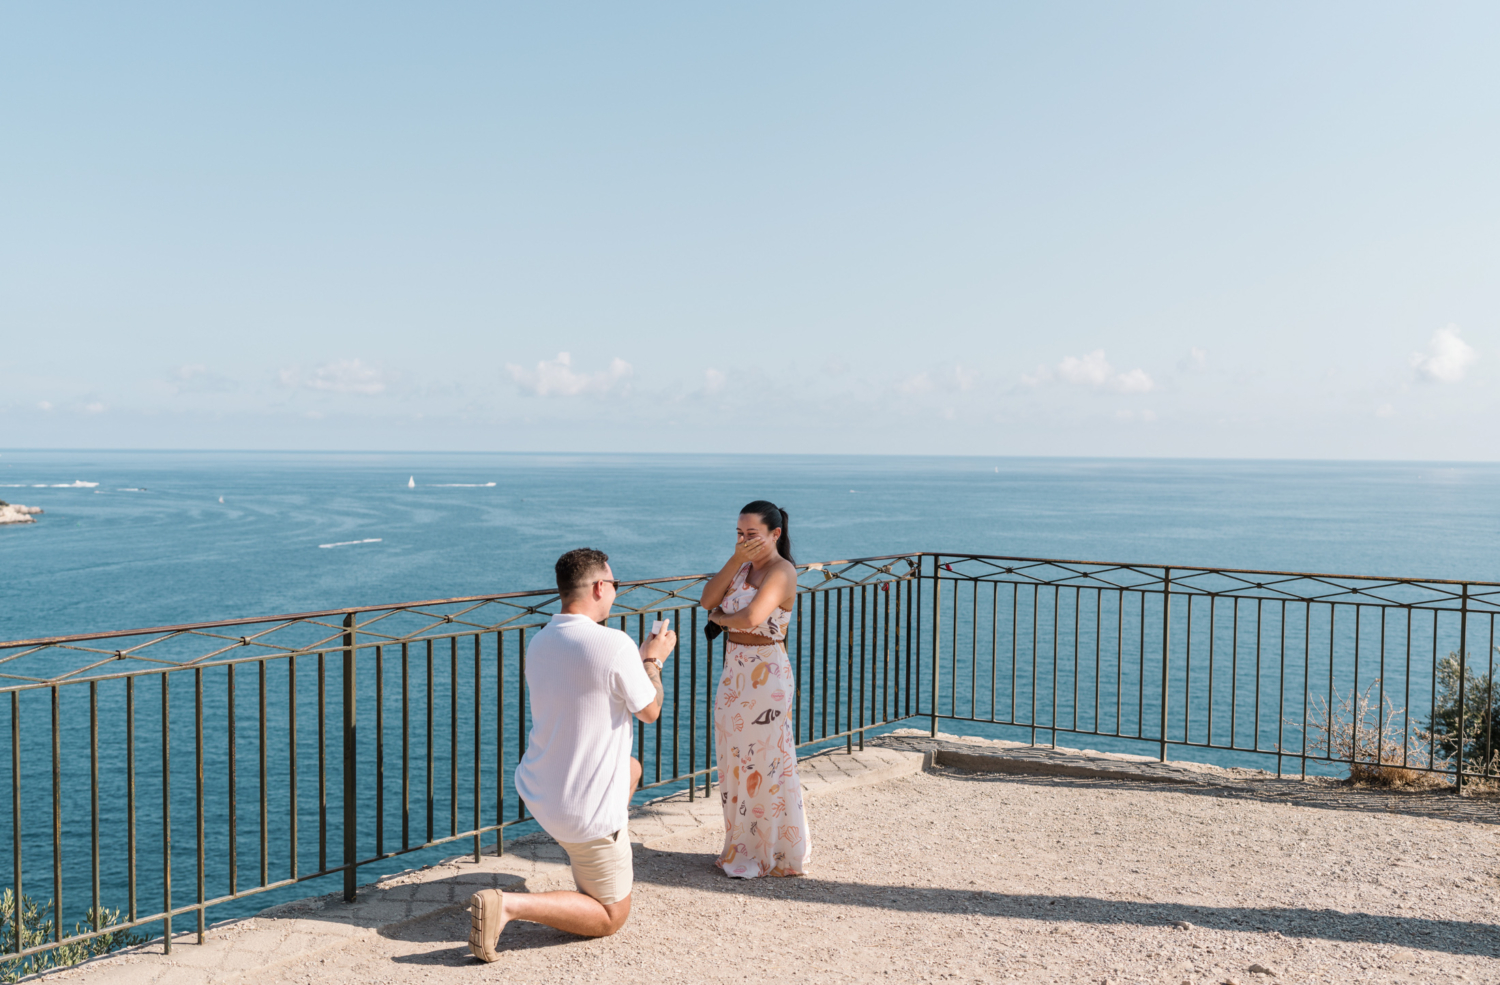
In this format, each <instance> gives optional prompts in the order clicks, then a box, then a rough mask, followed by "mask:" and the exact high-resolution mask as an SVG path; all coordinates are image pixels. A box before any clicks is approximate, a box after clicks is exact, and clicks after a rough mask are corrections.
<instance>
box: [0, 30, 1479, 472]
mask: <svg viewBox="0 0 1500 985" xmlns="http://www.w3.org/2000/svg"><path fill="white" fill-rule="evenodd" d="M315 7H316V9H310V8H309V7H308V5H304V4H286V5H276V4H269V3H260V4H242V5H239V6H238V7H237V8H234V9H231V8H230V7H228V5H218V4H215V5H204V4H181V5H178V6H167V5H147V4H142V5H125V4H96V5H85V4H19V3H13V4H8V5H6V6H5V7H4V8H3V10H0V88H3V99H0V133H3V135H4V136H3V144H4V152H3V153H0V446H9V447H152V448H176V447H186V448H350V449H413V448H418V449H420V448H430V449H494V450H511V449H514V450H529V449H548V448H555V449H567V450H610V449H620V450H657V451H674V450H680V451H695V450H716V451H718V450H724V451H732V450H743V451H749V452H767V451H776V450H785V451H790V452H887V451H889V452H918V453H920V452H943V453H973V454H985V455H1003V454H1054V455H1148V456H1150V455H1167V456H1235V457H1239V456H1248V457H1328V458H1447V459H1474V460H1492V459H1495V458H1497V457H1500V451H1497V449H1500V446H1497V439H1496V437H1495V435H1496V433H1497V430H1500V429H1497V425H1500V413H1497V411H1500V403H1497V397H1496V388H1495V386H1494V383H1495V381H1496V379H1497V374H1500V350H1497V344H1500V179H1497V167H1500V164H1497V162H1500V112H1497V110H1500V68H1497V67H1496V59H1495V51H1494V43H1495V39H1496V38H1497V37H1500V5H1496V4H1494V3H1482V4H1462V3H1444V4H1411V3H1403V4H1381V3H1368V2H1360V3H1319V4H1299V3H1261V2H1255V3H1214V4H1208V3H1143V4H1119V3H1060V4H1039V3H1026V4H1019V3H1016V4H1000V3H990V2H986V3H979V4H972V5H963V4H872V3H865V2H861V3H847V4H839V3H820V4H811V5H810V4H786V5H779V6H778V5H767V4H759V5H752V6H749V7H746V6H738V5H727V4H714V5H709V4H689V3H682V4H675V5H666V4H654V5H653V4H598V5H558V4H546V5H541V4H531V5H521V4H506V5H502V4H492V3H483V4H472V5H465V4H401V5H378V4H371V3H360V4H347V5H336V4H320V5H315ZM562 353H566V354H567V355H566V356H560V354H562Z"/></svg>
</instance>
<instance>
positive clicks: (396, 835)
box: [0, 553, 1500, 962]
mask: <svg viewBox="0 0 1500 985" xmlns="http://www.w3.org/2000/svg"><path fill="white" fill-rule="evenodd" d="M799 577H800V590H799V593H798V596H797V603H796V610H795V612H794V613H793V616H792V620H791V625H790V627H789V630H788V641H787V643H788V653H789V657H790V658H791V661H792V665H793V668H794V670H795V673H796V676H797V681H798V688H797V691H796V693H795V696H794V718H793V726H794V729H795V732H796V737H797V741H798V743H799V745H801V746H808V745H812V744H819V743H827V742H829V741H831V740H840V739H842V740H843V742H844V743H845V746H846V748H853V745H854V744H855V743H856V742H858V743H860V744H861V745H862V744H863V742H864V738H865V734H866V732H867V731H869V730H870V729H873V728H882V727H888V726H893V725H895V724H897V723H901V722H906V721H908V720H911V719H915V718H921V719H926V721H925V722H922V723H921V724H923V725H924V726H925V727H926V728H928V729H929V730H930V731H931V732H932V733H934V734H936V732H937V731H938V729H939V726H940V723H942V722H943V721H944V720H949V721H954V722H959V723H973V725H974V726H975V727H976V728H979V729H981V730H988V732H989V734H993V735H996V736H1000V737H1007V736H1008V737H1011V738H1019V739H1022V740H1029V741H1031V742H1036V741H1038V739H1039V738H1043V739H1045V740H1046V741H1050V742H1054V743H1055V742H1056V741H1057V738H1058V736H1059V735H1069V734H1072V735H1079V736H1095V737H1103V738H1104V739H1107V740H1108V741H1112V742H1115V743H1118V744H1124V745H1126V746H1131V745H1132V744H1134V745H1135V746H1136V747H1141V746H1140V744H1141V743H1149V744H1150V745H1149V748H1151V750H1152V751H1153V752H1155V753H1157V754H1158V755H1160V756H1161V757H1162V758H1166V756H1167V755H1168V749H1169V747H1171V748H1173V749H1175V750H1178V751H1177V753H1176V754H1177V755H1180V756H1184V757H1187V758H1192V757H1198V758H1202V757H1204V756H1205V755H1207V754H1208V751H1210V750H1212V751H1214V755H1215V756H1220V757H1222V756H1224V755H1231V756H1242V757H1243V756H1248V757H1251V758H1256V757H1259V760H1264V765H1266V766H1267V767H1268V768H1269V767H1271V766H1273V765H1274V768H1275V769H1276V771H1277V772H1278V773H1279V772H1281V771H1282V769H1283V767H1284V766H1285V765H1286V764H1287V763H1288V762H1292V763H1295V764H1296V768H1298V769H1300V770H1301V771H1303V772H1306V771H1307V770H1308V768H1309V764H1312V768H1313V769H1314V771H1317V770H1318V769H1319V768H1320V766H1321V767H1322V768H1324V769H1325V771H1327V770H1330V769H1337V770H1348V769H1350V768H1354V769H1359V768H1362V767H1369V766H1389V767H1399V768H1403V769H1407V768H1409V769H1413V770H1416V771H1426V772H1446V773H1449V774H1451V775H1453V777H1454V779H1455V780H1456V781H1457V782H1458V783H1459V784H1460V785H1461V784H1462V783H1463V782H1464V781H1465V780H1466V779H1468V778H1480V779H1488V778H1490V777H1492V776H1493V775H1494V773H1495V749H1494V745H1495V742H1494V739H1495V722H1494V718H1495V714H1494V713H1495V710H1496V705H1495V695H1494V687H1493V681H1494V675H1493V654H1494V630H1495V616H1496V613H1497V611H1500V585H1494V584H1487V583H1476V582H1450V581H1432V580H1415V579H1401V578H1371V577H1357V576H1335V575H1317V574H1305V573H1284V572H1254V571H1235V570H1230V569H1208V568H1193V567H1166V566H1154V565H1133V564H1106V563H1096V562H1079V561H1061V560H1046V559H1027V558H1004V557H993V556H981V555H973V554H931V553H914V554H903V555H892V556H885V557H876V558H861V559H854V560H847V561H833V562H825V563H820V564H812V565H805V566H802V567H801V569H800V572H799ZM707 578H708V576H706V575H693V576H684V577H678V578H665V579H652V580H646V581H639V582H628V583H623V584H622V585H621V590H620V595H619V600H618V602H617V603H616V610H615V614H614V615H612V616H611V623H612V624H613V625H616V626H618V627H619V628H620V629H622V630H625V631H626V632H628V633H630V634H631V635H633V636H635V637H636V638H641V637H642V636H643V634H644V633H645V632H647V631H648V629H649V627H650V624H651V622H652V621H653V620H655V619H658V618H670V619H672V620H673V622H674V625H675V626H676V627H678V629H679V639H678V649H677V652H676V653H675V654H674V658H673V659H672V661H671V662H670V663H669V664H668V666H667V670H666V673H665V674H664V680H663V683H664V685H665V690H666V703H665V706H664V708H663V711H662V715H661V717H660V718H659V719H658V720H657V721H656V722H655V723H653V724H652V725H649V726H648V725H639V724H638V725H637V734H636V754H637V757H638V758H639V759H640V760H641V762H642V764H643V766H644V770H645V775H644V777H643V785H644V786H645V787H647V788H654V789H655V790H656V791H657V792H658V793H661V794H666V793H674V792H681V791H686V792H687V793H688V795H689V796H691V797H697V796H701V795H706V794H708V792H709V788H710V786H711V784H712V782H713V775H714V750H713V729H712V722H711V716H712V707H713V695H714V689H715V687H716V684H717V675H716V672H715V668H716V664H715V652H716V649H717V646H716V644H713V643H710V642H709V641H707V640H706V639H705V638H704V637H703V634H702V632H701V630H702V623H701V614H700V612H699V609H698V606H697V598H698V593H699V591H700V590H701V588H702V586H703V584H704V583H705V581H706V580H707ZM556 609H557V595H556V592H555V591H536V592H516V593H507V594H500V595H485V596H476V597H469V598H457V599H440V600H431V601H425V602H415V603H406V604H400V605H390V606H369V607H359V608H352V609H339V610H332V611H325V612H314V613H302V614H297V615H289V616H276V617H268V618H259V619H249V620H227V621H220V622H209V623H197V624H192V625H183V626H171V627H162V628H155V629H143V630H132V631H127V632H116V633H90V634H82V635H75V636H66V637H55V638H48V639H37V640H23V641H14V642H6V643H0V694H3V696H0V718H5V719H7V721H6V725H8V728H4V729H3V732H0V734H4V735H6V736H8V739H9V744H10V749H9V755H8V756H6V757H4V758H3V759H0V764H4V763H6V762H8V767H9V780H10V788H11V809H10V812H9V817H8V818H4V819H0V836H3V835H4V834H8V835H9V841H10V844H11V851H12V864H11V871H10V876H11V888H12V889H13V890H14V895H13V897H12V899H13V900H14V907H15V909H14V912H12V913H8V914H3V915H0V918H3V919H5V920H8V921H9V923H10V927H11V931H8V932H7V934H6V936H5V940H6V942H7V944H8V945H9V947H8V952H7V953H6V954H5V955H0V961H12V962H13V961H15V960H17V959H24V958H26V956H28V955H32V954H36V953H38V952H41V951H45V950H48V949H49V948H55V947H57V946H58V945H59V944H70V943H77V942H81V941H86V940H88V939H90V938H92V937H95V936H98V935H100V934H102V933H111V932H117V931H120V930H128V929H131V928H149V927H159V928H160V932H161V934H162V936H163V938H164V941H165V944H166V946H167V947H168V948H170V946H171V942H172V936H173V931H172V928H173V922H174V920H181V919H183V918H187V919H190V920H192V921H193V929H194V930H196V932H197V935H198V937H199V939H200V941H201V938H202V934H203V930H204V927H205V922H206V919H207V913H208V911H209V910H211V909H213V908H215V907H221V908H222V907H225V905H226V904H231V903H234V902H236V901H247V900H248V899H249V898H250V897H256V896H264V895H265V894H268V893H276V894H278V895H281V896H284V895H286V894H287V893H288V892H293V891H295V887H296V886H297V885H298V884H300V883H304V882H308V881H310V880H317V879H326V878H329V877H340V876H341V877H342V883H343V890H344V893H345V895H346V896H347V897H351V898H352V896H353V895H354V893H355V891H356V887H357V885H358V883H359V877H360V871H361V869H362V868H364V869H365V870H366V871H367V872H369V871H373V870H374V869H375V868H376V867H378V866H379V865H380V864H381V863H385V862H387V860H390V859H393V858H395V857H397V856H403V855H407V854H410V853H414V852H421V851H424V850H427V849H433V848H435V847H436V846H441V845H445V844H461V845H464V846H466V848H467V849H468V850H471V851H472V852H473V853H474V854H475V855H476V856H477V855H478V854H480V853H481V852H483V851H485V850H486V848H487V847H488V848H489V849H490V850H493V851H497V852H498V851H503V849H504V840H505V829H506V828H509V827H512V826H515V825H518V824H523V823H526V822H527V821H528V820H529V818H528V816H527V813H526V808H525V805H524V804H523V803H522V802H521V800H520V798H519V797H517V796H516V794H515V790H514V787H513V785H512V782H511V774H512V772H513V770H514V767H515V764H516V762H517V760H518V758H519V756H520V754H521V753H522V751H523V750H524V747H525V743H526V734H527V725H528V723H527V703H526V693H525V688H524V686H523V685H522V682H523V680H524V675H525V667H526V644H527V638H528V634H532V633H534V632H535V631H536V630H537V629H539V628H540V627H541V626H543V625H544V624H545V623H546V621H547V619H548V618H549V617H550V615H551V613H553V612H555V611H556ZM1475 653H1477V654H1479V656H1477V657H1476V656H1475ZM719 655H720V656H722V653H720V654H719ZM1141 748H1144V747H1141ZM3 768H4V767H3V765H0V769H3ZM4 824H8V827H9V830H8V832H5V831H4V830H3V825H4ZM35 887H40V888H39V891H37V892H35V893H34V895H36V896H37V897H39V898H50V899H51V900H52V901H53V905H54V909H53V911H52V921H51V928H50V929H51V933H50V935H49V937H50V939H49V940H46V941H41V942H37V941H32V942H31V943H29V944H28V943H27V940H28V938H27V936H26V934H24V933H22V932H21V931H22V929H23V921H24V919H25V916H24V914H23V912H22V906H21V900H22V895H23V893H31V892H32V890H33V889H34V888H35ZM271 898H273V897H267V899H271ZM110 911H118V915H117V916H116V915H115V914H112V913H111V912H110ZM69 915H71V916H72V917H74V919H75V924H74V928H73V930H72V931H68V930H65V927H66V925H67V923H66V920H65V917H66V916H69ZM33 929H34V928H33Z"/></svg>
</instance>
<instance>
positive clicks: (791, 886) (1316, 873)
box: [257, 770, 1500, 985]
mask: <svg viewBox="0 0 1500 985" xmlns="http://www.w3.org/2000/svg"><path fill="white" fill-rule="evenodd" d="M809 821H810V825H811V827H812V829H813V834H814V837H815V839H816V841H815V855H814V864H813V874H812V875H811V876H810V877H808V878H804V879H785V880H758V881H755V882H748V883H747V882H739V881H731V880H729V879H727V878H725V877H723V876H722V875H720V874H719V873H718V872H717V871H716V870H714V869H713V868H712V866H711V864H710V862H711V858H712V853H713V852H714V851H715V850H717V848H718V847H719V846H718V844H717V839H716V838H715V836H714V834H713V833H712V832H711V831H708V832H697V833H690V834H683V835H679V836H676V837H675V838H674V839H673V840H670V841H668V842H664V843H660V847H662V848H665V849H667V850H649V849H642V848H638V849H637V854H636V878H637V882H636V890H635V895H634V909H633V913H632V915H631V918H630V923H629V924H628V925H627V926H626V927H625V929H624V930H623V931H621V932H620V933H619V934H618V935H616V936H615V937H613V938H608V939H604V940H580V939H577V938H572V937H569V936H567V935H564V934H560V933H557V932H555V931H552V930H549V929H547V928H545V927H540V926H537V925H533V924H517V925H512V927H511V928H509V929H508V930H507V931H506V934H505V936H504V940H503V946H504V947H505V948H506V953H505V955H504V957H503V959H502V960H501V961H499V962H497V963H495V964H493V965H481V964H477V963H475V962H473V961H471V959H470V958H469V956H468V952H467V949H466V948H465V946H464V944H463V939H464V936H465V935H466V933H467V919H466V918H462V917H459V916H454V915H443V916H438V917H433V918H428V919H426V920H422V921H419V922H417V923H414V924H410V925H408V926H406V927H405V928H403V929H402V930H400V931H396V932H393V933H392V934H391V935H390V936H382V937H377V938H376V939H375V942H374V944H371V943H370V942H368V941H366V942H361V943H359V944H355V945H351V946H348V947H345V948H343V949H342V950H336V951H332V952H327V953H325V955H324V956H323V958H322V959H321V960H320V961H317V962H315V963H309V964H303V965H299V966H293V967H288V968H283V969H281V970H280V971H278V972H277V973H275V974H273V975H270V976H261V977H258V978H257V985H279V983H293V982H305V981H317V982H331V983H349V985H354V983H359V985H375V983H383V982H391V983H394V982H412V981H416V982H433V983H438V982H443V983H447V982H470V981H472V982H491V981H493V982H500V981H504V982H507V983H519V982H528V983H529V982H535V983H541V982H548V983H567V982H590V983H592V982H600V981H609V982H620V983H627V982H641V983H647V982H651V983H655V982H703V981H726V982H738V981H752V982H772V981H778V980H792V981H809V982H869V981H950V982H978V981H984V982H989V981H995V980H1004V979H1024V980H1026V981H1028V982H1118V983H1125V982H1167V983H1172V985H1176V983H1179V982H1191V983H1193V985H1198V983H1204V982H1214V983H1217V982H1226V981H1238V982H1240V983H1243V985H1249V983H1250V982H1265V983H1269V982H1272V981H1275V982H1278V983H1285V982H1423V983H1428V982H1433V983H1438V982H1463V981H1468V982H1500V917H1497V912H1500V911H1497V906H1496V903H1497V899H1500V825H1495V824H1485V823H1476V822H1474V821H1449V820H1433V819H1430V818H1423V817H1419V816H1411V815H1405V814H1392V813H1373V812H1361V811H1350V810H1334V809H1326V808H1322V807H1309V806H1302V805H1296V804H1290V803H1284V802H1274V801H1264V800H1256V799H1246V798H1244V797H1243V796H1238V797H1237V796H1232V795H1230V794H1227V793H1226V792H1225V791H1223V790H1219V789H1214V788H1211V787H1183V786H1176V787H1166V786H1157V785H1149V784H1142V783H1130V782H1121V781H1118V780H1079V779H1063V778H1045V777H1018V776H1010V775H1004V776H1002V775H993V774H977V773H965V772H954V771H948V770H937V771H933V772H927V773H918V774H915V775H911V776H907V777H903V778H901V779H897V780H891V781H887V782H885V783H880V784H876V785H872V786H866V787H860V788H857V789H853V790H846V791H843V792H839V793H835V794H831V795H829V796H827V797H826V798H821V799H819V800H816V801H813V802H810V804H809ZM533 888H535V889H547V888H555V887H551V886H537V887H533ZM558 888H560V887H558ZM1177 921H1186V922H1187V923H1189V924H1191V926H1190V927H1188V928H1186V929H1183V928H1179V927H1177V926H1175V925H1174V924H1175V923H1176V922H1177ZM1255 965H1259V966H1263V967H1265V968H1269V969H1270V970H1271V971H1273V972H1275V977H1274V978H1272V977H1269V976H1266V975H1263V974H1260V973H1252V972H1251V971H1250V968H1251V967H1252V966H1255Z"/></svg>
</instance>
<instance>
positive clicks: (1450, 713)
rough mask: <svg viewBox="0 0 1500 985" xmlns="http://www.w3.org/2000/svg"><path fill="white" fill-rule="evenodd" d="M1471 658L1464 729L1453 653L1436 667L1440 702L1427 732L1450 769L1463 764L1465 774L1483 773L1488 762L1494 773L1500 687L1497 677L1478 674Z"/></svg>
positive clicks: (1499, 740)
mask: <svg viewBox="0 0 1500 985" xmlns="http://www.w3.org/2000/svg"><path fill="white" fill-rule="evenodd" d="M1475 662H1476V661H1474V660H1473V659H1472V658H1471V659H1470V660H1469V661H1468V662H1467V664H1466V665H1465V667H1464V681H1463V692H1464V694H1463V730H1462V732H1460V730H1459V721H1458V719H1459V698H1458V690H1459V688H1458V685H1459V679H1458V654H1457V653H1450V654H1448V655H1447V656H1446V657H1444V658H1443V659H1442V660H1439V661H1438V665H1437V700H1436V702H1435V703H1434V705H1433V709H1432V718H1431V719H1430V720H1429V721H1428V725H1427V728H1428V732H1429V733H1430V734H1431V735H1432V738H1433V741H1434V743H1435V745H1436V748H1437V750H1438V755H1439V759H1440V761H1441V762H1442V764H1443V765H1445V766H1447V767H1449V768H1457V766H1458V764H1459V762H1460V761H1461V762H1462V763H1463V766H1464V769H1465V770H1466V771H1473V772H1482V771H1483V770H1484V768H1485V766H1486V764H1487V763H1488V766H1489V768H1490V772H1491V773H1494V772H1495V771H1496V768H1497V766H1500V763H1497V760H1500V686H1497V683H1500V682H1497V681H1495V679H1494V674H1493V673H1491V672H1489V671H1488V670H1486V672H1485V673H1482V674H1481V673H1479V672H1478V670H1476V669H1475V666H1474V664H1475Z"/></svg>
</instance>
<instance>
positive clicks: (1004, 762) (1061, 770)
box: [922, 749, 1203, 785]
mask: <svg viewBox="0 0 1500 985" xmlns="http://www.w3.org/2000/svg"><path fill="white" fill-rule="evenodd" d="M922 758H923V763H922V768H923V769H931V768H932V767H934V766H939V767H942V768H944V769H951V770H969V771H972V772H976V773H1015V774H1025V775H1031V776H1073V777H1080V778H1083V779H1091V780H1135V781H1137V782H1140V783H1177V784H1185V785H1192V784H1197V783H1201V782H1203V781H1201V780H1195V779H1190V778H1188V777H1183V776H1171V775H1168V774H1164V773H1148V772H1143V771H1140V770H1136V769H1129V768H1110V767H1107V766H1104V767H1101V766H1080V765H1078V764H1076V763H1065V762H1057V761H1049V760H1037V759H1017V758H1014V757H1011V756H1001V755H997V754H995V753H981V752H959V751H957V750H954V749H933V750H930V751H929V752H927V753H926V754H924V756H923V757H922Z"/></svg>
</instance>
